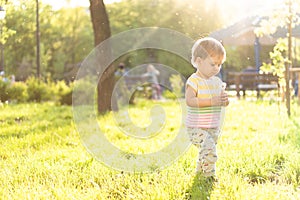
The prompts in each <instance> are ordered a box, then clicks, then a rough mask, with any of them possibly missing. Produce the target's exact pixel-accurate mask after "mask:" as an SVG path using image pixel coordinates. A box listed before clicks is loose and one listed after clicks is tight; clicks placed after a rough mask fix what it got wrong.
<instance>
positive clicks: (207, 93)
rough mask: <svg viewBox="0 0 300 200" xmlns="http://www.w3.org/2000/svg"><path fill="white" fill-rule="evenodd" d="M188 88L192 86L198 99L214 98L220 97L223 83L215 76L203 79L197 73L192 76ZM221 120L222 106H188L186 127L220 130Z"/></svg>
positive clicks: (187, 84)
mask: <svg viewBox="0 0 300 200" xmlns="http://www.w3.org/2000/svg"><path fill="white" fill-rule="evenodd" d="M186 86H190V87H191V88H192V89H194V90H195V91H196V93H197V97H198V98H212V97H213V96H217V95H220V93H221V89H222V81H221V80H220V79H219V78H218V77H216V76H213V77H211V78H209V79H203V78H201V77H200V76H198V75H197V74H196V73H194V74H192V75H191V76H190V77H189V78H188V80H187V82H186ZM220 120H221V106H210V107H201V108H199V107H189V106H187V118H186V127H190V128H218V127H219V126H220Z"/></svg>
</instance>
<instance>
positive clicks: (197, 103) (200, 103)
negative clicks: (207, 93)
mask: <svg viewBox="0 0 300 200" xmlns="http://www.w3.org/2000/svg"><path fill="white" fill-rule="evenodd" d="M185 99H186V104H187V105H188V106H190V107H207V106H217V105H221V97H220V96H217V97H213V98H198V97H197V94H196V91H195V90H194V89H193V88H191V87H190V86H187V88H186V92H185Z"/></svg>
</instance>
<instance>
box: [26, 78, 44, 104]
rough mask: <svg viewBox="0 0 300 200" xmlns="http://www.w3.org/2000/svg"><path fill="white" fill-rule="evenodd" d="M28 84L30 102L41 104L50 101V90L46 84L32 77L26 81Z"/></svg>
mask: <svg viewBox="0 0 300 200" xmlns="http://www.w3.org/2000/svg"><path fill="white" fill-rule="evenodd" d="M26 84H27V86H28V88H27V91H28V100H29V101H33V102H41V101H42V100H49V96H50V92H49V89H50V88H49V87H47V84H46V83H45V82H43V81H42V80H40V79H38V78H35V77H34V76H31V77H29V78H28V79H27V80H26Z"/></svg>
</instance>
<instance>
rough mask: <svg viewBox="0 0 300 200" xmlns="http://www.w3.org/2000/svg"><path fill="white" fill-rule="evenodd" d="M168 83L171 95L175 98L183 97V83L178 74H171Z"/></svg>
mask: <svg viewBox="0 0 300 200" xmlns="http://www.w3.org/2000/svg"><path fill="white" fill-rule="evenodd" d="M170 83H171V87H172V91H173V93H174V94H175V95H176V96H177V98H182V97H183V89H184V88H183V87H184V82H183V80H182V78H181V76H180V75H179V74H176V75H175V74H172V75H171V77H170Z"/></svg>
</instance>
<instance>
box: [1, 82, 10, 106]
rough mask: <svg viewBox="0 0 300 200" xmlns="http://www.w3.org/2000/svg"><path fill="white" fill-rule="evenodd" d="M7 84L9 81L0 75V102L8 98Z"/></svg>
mask: <svg viewBox="0 0 300 200" xmlns="http://www.w3.org/2000/svg"><path fill="white" fill-rule="evenodd" d="M9 85H10V81H8V80H7V79H5V78H2V77H0V101H2V102H5V101H7V100H8V99H9V96H8V91H7V89H8V87H9Z"/></svg>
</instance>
